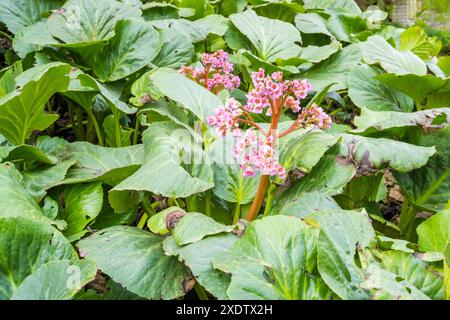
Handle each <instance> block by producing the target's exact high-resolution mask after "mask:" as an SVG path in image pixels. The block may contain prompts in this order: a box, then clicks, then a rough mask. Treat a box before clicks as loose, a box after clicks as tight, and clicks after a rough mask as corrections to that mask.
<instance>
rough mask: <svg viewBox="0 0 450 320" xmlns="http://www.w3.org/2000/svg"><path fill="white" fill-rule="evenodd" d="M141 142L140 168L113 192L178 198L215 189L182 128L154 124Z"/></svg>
mask: <svg viewBox="0 0 450 320" xmlns="http://www.w3.org/2000/svg"><path fill="white" fill-rule="evenodd" d="M188 81H190V80H188ZM143 141H144V148H145V158H144V163H143V165H142V167H141V168H140V169H139V170H138V171H136V172H135V173H134V174H133V175H131V176H130V177H128V178H127V179H125V180H124V181H122V182H121V183H120V184H118V185H117V186H116V187H114V189H113V190H112V191H113V192H114V191H121V190H137V191H150V192H152V193H154V194H161V195H163V196H166V197H176V198H179V197H187V196H189V195H192V194H195V193H198V192H202V191H205V190H208V189H210V188H212V187H213V186H214V185H213V183H212V180H213V173H212V169H211V166H210V164H209V160H208V156H207V154H206V153H205V152H204V151H203V150H202V149H201V146H200V145H199V144H198V143H196V142H195V141H193V137H192V135H191V134H190V133H189V131H187V130H186V129H185V128H184V127H181V126H179V125H176V124H174V123H171V122H155V123H153V124H152V125H151V126H150V127H149V128H148V129H147V130H145V132H144V133H143ZM142 177H145V179H143V178H142Z"/></svg>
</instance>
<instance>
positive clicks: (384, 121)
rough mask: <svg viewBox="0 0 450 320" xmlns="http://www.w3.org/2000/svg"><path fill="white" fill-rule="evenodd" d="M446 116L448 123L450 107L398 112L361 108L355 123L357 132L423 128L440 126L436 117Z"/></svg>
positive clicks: (449, 120)
mask: <svg viewBox="0 0 450 320" xmlns="http://www.w3.org/2000/svg"><path fill="white" fill-rule="evenodd" d="M442 116H444V117H445V118H446V119H447V121H444V122H447V123H450V109H449V108H441V109H429V110H422V111H417V112H410V113H406V112H396V111H382V112H377V111H371V110H368V109H364V108H362V109H361V115H360V116H356V117H355V119H354V121H353V123H354V124H355V125H356V126H357V130H356V131H357V132H367V131H370V132H372V131H382V130H387V129H391V128H402V127H414V126H420V127H422V128H423V129H425V130H427V129H431V128H439V127H441V126H442V123H440V124H433V121H434V119H436V118H438V119H439V118H441V117H442Z"/></svg>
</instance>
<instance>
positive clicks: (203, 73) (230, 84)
mask: <svg viewBox="0 0 450 320" xmlns="http://www.w3.org/2000/svg"><path fill="white" fill-rule="evenodd" d="M201 62H202V65H203V66H201V67H195V68H193V67H191V66H182V67H181V68H180V70H179V72H180V74H182V75H185V76H188V77H190V78H191V79H193V80H194V81H196V82H197V83H199V84H201V85H202V86H204V87H205V88H207V89H208V90H210V91H212V92H214V93H218V92H219V91H220V90H222V89H228V90H232V89H235V88H237V87H239V85H240V84H241V80H240V79H239V77H238V76H236V75H234V74H232V72H233V64H231V63H230V62H229V61H228V53H227V52H225V51H223V50H218V51H216V52H214V53H203V54H202V57H201Z"/></svg>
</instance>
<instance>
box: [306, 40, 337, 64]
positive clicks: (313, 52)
mask: <svg viewBox="0 0 450 320" xmlns="http://www.w3.org/2000/svg"><path fill="white" fill-rule="evenodd" d="M340 49H341V44H340V42H338V41H335V40H333V41H331V42H330V44H327V45H324V46H320V47H318V46H307V47H304V48H301V50H300V55H299V58H300V59H302V60H306V61H308V62H313V63H318V62H320V61H322V60H325V59H328V58H329V57H330V56H331V55H332V54H334V53H336V52H337V51H339V50H340Z"/></svg>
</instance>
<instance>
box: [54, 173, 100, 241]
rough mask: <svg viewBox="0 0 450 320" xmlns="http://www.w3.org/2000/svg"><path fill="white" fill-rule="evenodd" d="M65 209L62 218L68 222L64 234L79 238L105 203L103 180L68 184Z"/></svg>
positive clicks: (65, 194) (65, 191)
mask: <svg viewBox="0 0 450 320" xmlns="http://www.w3.org/2000/svg"><path fill="white" fill-rule="evenodd" d="M64 204H65V209H64V213H63V214H62V216H61V218H63V219H64V220H65V221H66V222H67V228H66V229H65V230H64V235H66V236H71V237H73V238H78V237H80V236H82V235H83V234H84V232H83V230H84V228H85V227H86V226H87V225H88V224H89V223H90V222H91V221H92V220H94V219H95V218H96V217H97V215H98V214H99V213H100V210H101V209H102V205H103V189H102V183H101V182H91V183H81V184H74V185H68V186H66V188H65V190H64Z"/></svg>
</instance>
